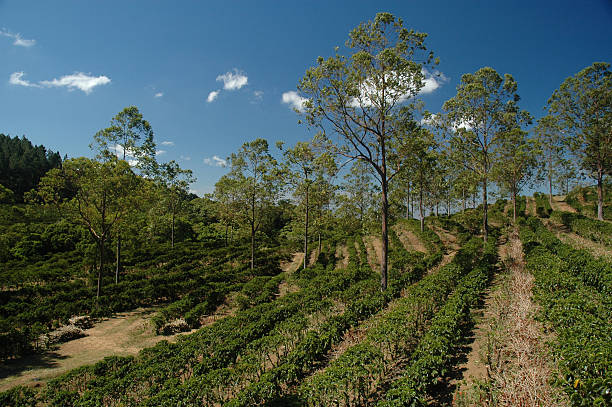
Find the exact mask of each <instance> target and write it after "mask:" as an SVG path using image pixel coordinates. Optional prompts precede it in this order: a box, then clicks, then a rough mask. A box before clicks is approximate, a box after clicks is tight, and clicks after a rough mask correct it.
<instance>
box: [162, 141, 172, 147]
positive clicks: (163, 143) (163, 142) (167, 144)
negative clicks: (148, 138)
mask: <svg viewBox="0 0 612 407" xmlns="http://www.w3.org/2000/svg"><path fill="white" fill-rule="evenodd" d="M159 144H161V145H162V146H173V145H174V141H162V142H161V143H159Z"/></svg>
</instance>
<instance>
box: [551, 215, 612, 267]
mask: <svg viewBox="0 0 612 407" xmlns="http://www.w3.org/2000/svg"><path fill="white" fill-rule="evenodd" d="M543 221H544V222H543V223H544V225H546V227H548V229H549V230H550V231H551V232H553V233H554V234H555V235H556V236H557V238H558V239H559V240H561V241H562V242H563V243H567V244H569V245H571V246H574V247H575V248H577V249H584V250H586V251H587V252H589V253H591V254H592V255H593V256H595V257H600V258H605V259H607V260H608V261H612V251H610V248H608V247H607V246H606V245H603V244H601V243H597V242H594V241H592V240H591V239H587V238H585V237H582V236H580V235H578V234H576V233H574V232H572V231H571V230H569V228H567V227H566V226H565V225H561V224H558V223H556V222H554V221H552V220H550V219H543Z"/></svg>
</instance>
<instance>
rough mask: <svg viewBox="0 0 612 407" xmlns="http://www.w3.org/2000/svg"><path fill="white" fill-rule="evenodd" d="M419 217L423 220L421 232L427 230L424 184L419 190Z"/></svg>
mask: <svg viewBox="0 0 612 407" xmlns="http://www.w3.org/2000/svg"><path fill="white" fill-rule="evenodd" d="M419 216H420V218H421V232H423V231H424V230H425V216H424V213H423V184H422V183H421V188H419Z"/></svg>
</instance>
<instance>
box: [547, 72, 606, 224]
mask: <svg viewBox="0 0 612 407" xmlns="http://www.w3.org/2000/svg"><path fill="white" fill-rule="evenodd" d="M548 106H549V110H550V112H551V113H552V114H553V115H555V116H556V117H557V118H558V120H559V123H560V125H561V128H562V129H563V131H565V132H566V134H567V136H568V144H569V147H570V149H571V150H572V152H573V153H574V154H575V155H576V156H577V157H578V158H579V160H580V163H581V167H582V168H583V169H584V170H585V171H587V172H588V173H589V175H590V176H591V177H593V178H595V179H596V180H597V218H598V219H600V220H603V177H604V176H606V175H608V176H609V175H611V174H612V72H610V64H609V63H604V62H595V63H594V64H593V65H591V66H589V67H586V68H585V69H583V70H582V71H580V72H578V73H577V74H576V75H574V76H572V77H569V78H567V79H566V80H565V81H563V83H562V84H561V86H560V87H559V89H557V90H555V91H554V92H553V95H552V97H551V98H550V100H549V101H548Z"/></svg>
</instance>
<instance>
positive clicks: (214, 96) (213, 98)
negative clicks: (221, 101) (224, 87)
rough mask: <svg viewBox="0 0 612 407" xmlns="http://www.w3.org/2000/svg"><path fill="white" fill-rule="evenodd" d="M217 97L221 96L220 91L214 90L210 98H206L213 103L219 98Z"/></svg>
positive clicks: (209, 95)
mask: <svg viewBox="0 0 612 407" xmlns="http://www.w3.org/2000/svg"><path fill="white" fill-rule="evenodd" d="M217 96H219V91H218V90H213V91H212V92H210V93H209V94H208V97H207V98H206V101H207V102H208V103H212V102H213V101H214V100H215V99H216V98H217Z"/></svg>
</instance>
